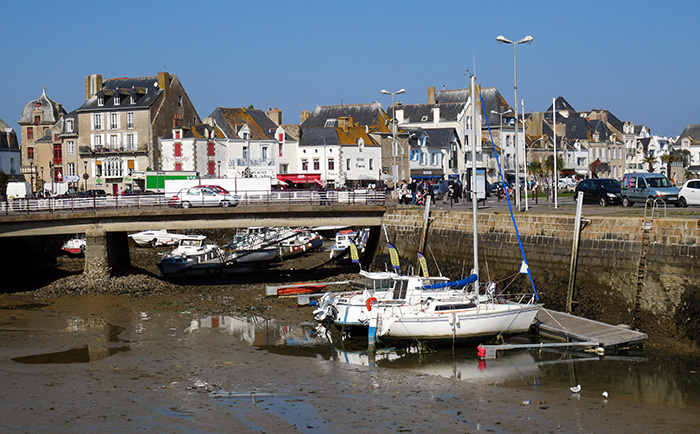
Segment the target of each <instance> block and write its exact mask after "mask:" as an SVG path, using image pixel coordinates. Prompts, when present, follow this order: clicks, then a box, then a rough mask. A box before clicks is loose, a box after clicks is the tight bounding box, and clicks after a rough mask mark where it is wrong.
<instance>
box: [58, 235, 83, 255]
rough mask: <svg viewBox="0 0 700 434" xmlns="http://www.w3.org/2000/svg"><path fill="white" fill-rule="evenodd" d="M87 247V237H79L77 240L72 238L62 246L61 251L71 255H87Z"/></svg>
mask: <svg viewBox="0 0 700 434" xmlns="http://www.w3.org/2000/svg"><path fill="white" fill-rule="evenodd" d="M85 246H86V242H85V235H78V236H76V237H75V238H71V239H70V240H68V241H66V242H65V243H63V246H61V250H63V251H64V252H66V253H68V254H69V255H74V256H78V255H84V254H85Z"/></svg>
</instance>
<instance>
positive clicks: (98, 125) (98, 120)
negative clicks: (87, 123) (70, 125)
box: [92, 113, 102, 130]
mask: <svg viewBox="0 0 700 434" xmlns="http://www.w3.org/2000/svg"><path fill="white" fill-rule="evenodd" d="M92 129H93V130H101V129H102V113H95V114H94V116H93V117H92Z"/></svg>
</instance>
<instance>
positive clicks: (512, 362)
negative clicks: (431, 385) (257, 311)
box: [188, 316, 700, 406]
mask: <svg viewBox="0 0 700 434" xmlns="http://www.w3.org/2000/svg"><path fill="white" fill-rule="evenodd" d="M199 328H212V329H218V330H220V331H221V332H224V333H227V334H229V335H231V337H232V338H235V339H240V340H242V341H246V342H248V343H249V344H250V345H252V346H255V347H257V348H258V349H260V350H264V351H267V352H270V353H275V354H282V355H289V356H296V357H313V358H320V359H325V360H330V361H334V362H337V363H344V364H350V365H365V366H373V367H376V368H387V369H403V370H408V371H414V372H420V373H423V374H427V375H436V376H441V377H445V378H451V379H455V380H458V381H475V382H482V383H488V384H500V385H503V386H508V387H515V388H519V389H525V390H527V389H532V390H557V389H561V390H566V391H568V390H569V387H571V386H575V385H577V384H580V385H581V388H582V390H581V392H580V395H581V396H591V397H598V398H600V399H604V396H603V392H606V393H607V394H608V395H609V396H610V397H613V396H614V397H615V399H624V400H626V401H632V402H652V403H653V402H659V403H660V402H666V403H672V404H676V405H693V406H700V361H699V360H697V359H696V358H693V357H685V356H677V355H669V354H664V353H661V352H656V351H644V350H635V351H632V350H629V351H619V352H617V353H610V352H608V353H606V354H604V355H597V354H594V353H589V352H585V351H582V350H561V349H547V348H544V349H532V350H507V351H501V352H499V354H498V357H497V358H495V359H488V360H480V359H479V358H478V357H477V354H476V348H474V347H463V348H455V349H454V350H452V349H436V350H429V351H419V350H418V349H417V348H416V347H407V348H377V349H376V350H375V351H368V349H367V343H366V340H364V341H363V340H358V339H349V340H344V339H342V336H340V334H339V333H337V332H335V331H333V332H328V333H327V331H326V330H325V329H324V328H323V327H319V326H318V325H317V324H316V323H314V322H306V323H302V324H299V325H295V326H288V325H279V324H277V323H276V322H275V321H274V320H265V319H263V318H259V317H234V316H208V317H204V318H201V319H199V320H194V321H192V324H190V327H189V328H188V331H195V330H197V329H199ZM527 342H529V343H537V342H539V338H538V337H536V336H524V337H520V338H515V339H511V340H509V343H527ZM610 399H612V398H610Z"/></svg>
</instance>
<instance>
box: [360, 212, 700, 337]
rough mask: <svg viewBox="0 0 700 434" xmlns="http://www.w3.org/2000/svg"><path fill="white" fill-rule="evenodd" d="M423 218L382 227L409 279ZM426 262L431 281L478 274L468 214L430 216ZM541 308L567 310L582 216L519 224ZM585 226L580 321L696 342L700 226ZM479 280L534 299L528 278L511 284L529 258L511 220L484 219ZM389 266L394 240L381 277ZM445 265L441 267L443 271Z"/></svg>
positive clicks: (530, 217)
mask: <svg viewBox="0 0 700 434" xmlns="http://www.w3.org/2000/svg"><path fill="white" fill-rule="evenodd" d="M423 217H424V211H423V210H422V209H416V210H398V209H397V210H390V211H389V212H388V213H387V214H386V215H385V218H384V225H385V227H386V230H387V235H388V238H389V240H390V242H391V243H392V244H393V245H394V246H396V248H397V249H398V250H399V254H400V258H401V265H402V269H406V267H411V266H413V267H415V266H416V259H417V256H416V252H417V251H418V247H419V243H420V239H421V233H422V228H423ZM430 217H431V218H430V220H429V226H428V230H427V237H426V248H425V249H424V254H425V256H426V258H428V264H429V269H430V273H431V274H437V273H438V266H439V268H440V271H441V272H442V274H444V275H446V276H449V277H452V278H455V277H461V276H463V275H467V274H469V273H470V270H471V269H472V267H473V246H472V233H473V222H472V213H471V212H470V211H432V212H431V214H430ZM515 220H516V222H517V226H518V232H519V234H520V238H521V240H522V245H523V249H524V251H525V254H526V257H527V262H528V264H529V266H530V271H531V275H532V277H533V281H534V282H535V286H536V288H537V290H538V292H539V293H540V301H542V302H543V303H544V304H545V306H546V307H548V308H552V309H556V310H562V311H563V310H565V306H566V292H567V286H568V281H569V271H570V264H571V256H572V246H573V235H574V216H567V215H549V214H547V215H538V214H518V215H516V217H515ZM586 220H587V222H586V223H585V224H584V225H582V227H583V229H582V231H581V237H580V243H579V253H578V260H577V274H576V277H575V281H576V284H575V290H574V293H573V300H574V303H573V313H574V314H577V315H581V316H584V317H587V318H591V319H596V320H600V321H605V322H608V323H611V324H628V325H630V326H633V327H635V328H638V329H640V330H641V331H644V332H646V333H648V334H649V335H650V336H660V335H665V336H666V337H672V338H674V337H680V336H690V337H693V338H694V339H695V340H698V336H696V335H698V331H697V330H698V329H700V327H698V326H699V325H700V324H698V323H697V321H700V320H698V319H695V318H694V317H699V315H695V314H696V313H697V312H700V309H699V308H698V304H699V303H698V300H699V299H700V297H699V296H698V292H699V288H700V221H699V220H697V219H683V218H656V219H654V220H653V221H652V222H651V226H648V225H647V231H646V234H645V230H644V229H645V225H644V218H643V217H587V218H586ZM478 237H479V238H478V239H479V268H480V274H481V280H485V279H488V278H489V276H490V278H491V279H493V280H501V279H505V280H504V281H503V282H502V283H501V286H502V287H505V286H507V285H511V288H509V289H517V290H519V291H526V290H531V286H530V283H529V280H527V277H526V275H524V274H523V275H520V276H519V277H518V278H517V279H516V280H515V281H514V282H513V283H510V282H511V279H510V276H512V275H513V274H514V273H516V272H517V271H518V270H519V268H520V265H521V262H522V256H521V254H520V248H519V245H518V239H517V236H516V233H515V229H514V225H513V223H512V221H511V217H510V214H502V213H480V214H479V215H478ZM388 263H389V259H388V250H387V246H386V239H385V237H384V234H382V237H381V241H380V243H379V246H378V247H377V252H376V255H375V259H374V262H373V268H375V269H380V268H381V269H384V268H385V267H386V264H388ZM436 264H437V265H436Z"/></svg>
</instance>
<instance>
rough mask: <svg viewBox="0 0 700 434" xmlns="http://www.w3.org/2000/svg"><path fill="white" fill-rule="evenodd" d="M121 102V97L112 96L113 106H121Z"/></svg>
mask: <svg viewBox="0 0 700 434" xmlns="http://www.w3.org/2000/svg"><path fill="white" fill-rule="evenodd" d="M121 101H122V97H121V95H114V105H119V104H121Z"/></svg>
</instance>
